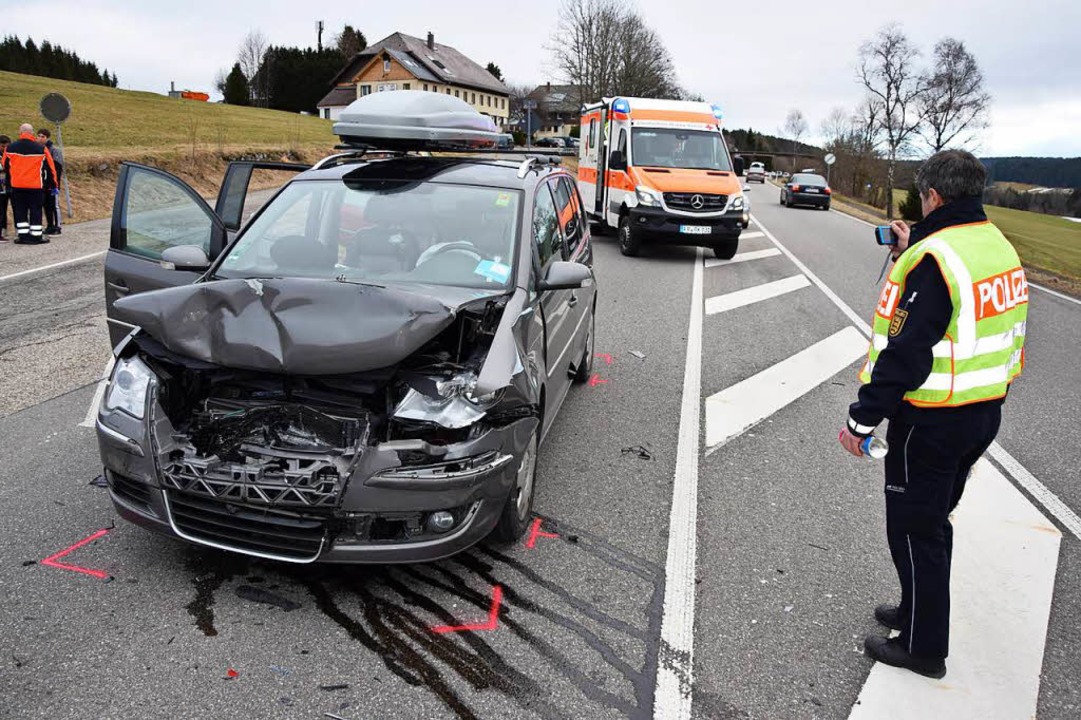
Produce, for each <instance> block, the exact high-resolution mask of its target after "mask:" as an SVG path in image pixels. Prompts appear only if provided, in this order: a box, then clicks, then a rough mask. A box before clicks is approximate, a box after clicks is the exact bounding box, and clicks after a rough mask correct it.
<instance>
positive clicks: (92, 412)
mask: <svg viewBox="0 0 1081 720" xmlns="http://www.w3.org/2000/svg"><path fill="white" fill-rule="evenodd" d="M115 363H116V358H115V357H113V356H110V357H109V362H107V363H105V371H104V372H103V373H102V374H101V379H100V380H98V386H97V387H96V388H95V389H94V398H93V399H92V400H91V401H90V407H88V408H87V409H86V417H85V418H83V421H82V422H81V423H79V425H78V427H88V428H92V427H94V423H95V421H96V420H97V418H98V406H99V405H101V398H102V396H103V395H105V388H106V387H108V385H109V376H110V375H112V373H113V365H114V364H115Z"/></svg>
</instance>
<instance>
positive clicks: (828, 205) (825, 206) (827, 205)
mask: <svg viewBox="0 0 1081 720" xmlns="http://www.w3.org/2000/svg"><path fill="white" fill-rule="evenodd" d="M822 209H823V210H829V209H830V204H829V203H826V204H825V205H823V206H822Z"/></svg>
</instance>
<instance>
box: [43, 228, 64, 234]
mask: <svg viewBox="0 0 1081 720" xmlns="http://www.w3.org/2000/svg"><path fill="white" fill-rule="evenodd" d="M43 232H44V233H45V234H46V235H59V234H60V228H58V227H47V228H45V230H44V231H43Z"/></svg>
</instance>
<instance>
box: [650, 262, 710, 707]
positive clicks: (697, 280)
mask: <svg viewBox="0 0 1081 720" xmlns="http://www.w3.org/2000/svg"><path fill="white" fill-rule="evenodd" d="M702 269H703V262H702V248H698V252H697V254H696V255H695V260H694V274H693V279H692V282H691V310H690V319H689V322H688V328H687V359H686V364H685V366H684V369H683V398H682V402H681V405H680V419H679V437H678V440H677V442H676V469H675V474H674V477H673V481H672V510H671V513H670V514H669V516H668V554H667V559H666V560H665V565H664V611H663V614H662V616H661V648H660V658H659V662H658V663H657V685H656V692H655V693H654V695H653V717H654V720H662V719H663V720H690V718H691V707H692V703H693V695H692V688H693V671H694V587H695V584H694V573H695V562H696V554H697V544H698V535H697V532H698V531H697V522H698V452H699V444H698V443H699V440H698V437H699V432H700V427H701V425H700V423H701V407H702Z"/></svg>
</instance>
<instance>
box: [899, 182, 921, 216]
mask: <svg viewBox="0 0 1081 720" xmlns="http://www.w3.org/2000/svg"><path fill="white" fill-rule="evenodd" d="M897 209H898V210H899V211H900V212H901V217H902V218H904V219H905V220H910V221H912V222H919V221H920V220H923V204H922V203H921V202H920V191H919V188H917V187H916V186H915V184H913V185H910V186H909V188H908V194H907V195H905V199H904V202H902V203H901V206H900V207H899V208H897Z"/></svg>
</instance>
